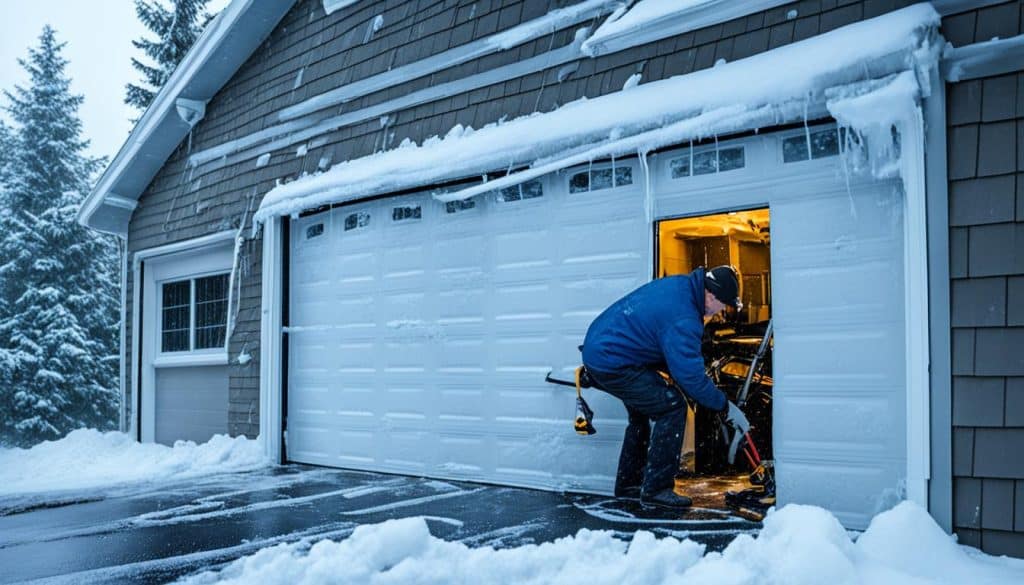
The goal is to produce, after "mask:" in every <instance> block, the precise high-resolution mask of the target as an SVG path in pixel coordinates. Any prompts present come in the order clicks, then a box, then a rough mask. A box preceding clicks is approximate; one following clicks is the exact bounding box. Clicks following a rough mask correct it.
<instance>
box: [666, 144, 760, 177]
mask: <svg viewBox="0 0 1024 585" xmlns="http://www.w3.org/2000/svg"><path fill="white" fill-rule="evenodd" d="M746 164H747V161H746V158H745V154H744V151H743V147H742V146H739V147H735V148H716V149H714V150H705V151H703V152H698V153H695V154H693V155H692V156H691V155H689V154H687V155H686V156H681V157H679V158H674V159H672V160H670V161H669V170H670V171H671V173H672V178H673V179H680V178H683V177H690V176H694V175H713V174H715V173H724V172H726V171H735V170H736V169H742V168H743V167H744V166H746Z"/></svg>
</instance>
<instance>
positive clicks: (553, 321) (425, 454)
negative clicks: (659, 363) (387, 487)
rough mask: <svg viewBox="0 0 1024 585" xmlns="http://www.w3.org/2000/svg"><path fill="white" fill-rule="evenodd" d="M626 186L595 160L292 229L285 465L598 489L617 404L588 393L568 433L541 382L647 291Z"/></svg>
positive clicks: (642, 239)
mask: <svg viewBox="0 0 1024 585" xmlns="http://www.w3.org/2000/svg"><path fill="white" fill-rule="evenodd" d="M570 181H572V184H573V185H574V187H572V188H570ZM641 184H642V177H641V175H640V173H639V171H638V169H637V168H635V165H633V166H629V165H623V164H619V165H616V168H615V169H614V171H613V170H612V169H611V168H607V167H604V166H596V165H595V166H594V167H592V168H584V169H577V170H576V171H572V172H565V173H559V174H556V175H552V176H549V177H546V178H544V179H543V180H541V181H537V182H532V183H527V184H525V185H523V186H522V187H521V188H514V189H512V190H506V191H503V192H501V193H496V194H488V195H486V196H481V197H478V198H475V199H473V200H471V201H470V202H468V203H466V204H461V205H460V204H457V203H456V204H450V205H445V204H443V203H439V202H437V201H435V200H433V199H432V198H431V197H430V196H429V194H426V193H423V194H414V195H408V196H402V197H397V198H390V199H382V200H377V201H371V202H366V203H360V204H353V205H346V206H341V207H337V208H335V209H332V210H330V211H328V212H322V213H319V214H316V215H311V216H308V217H304V218H299V219H296V220H293V221H292V229H291V244H290V245H291V258H290V288H289V291H290V302H289V316H288V319H289V320H288V322H289V328H288V331H289V333H288V358H289V361H288V388H287V421H286V425H287V435H286V437H287V438H286V440H287V443H286V445H287V447H286V448H287V453H288V458H289V459H290V460H292V461H298V462H305V463H314V464H322V465H330V466H339V467H347V468H356V469H366V470H377V471H388V472H398V473H409V474H417V475H426V476H433V477H444V478H464V479H475V480H482V481H487V482H496V483H502V484H510V485H524V486H534V487H544V488H556V489H578V490H596V491H609V490H610V489H611V487H612V484H613V479H614V473H615V465H616V461H617V457H618V447H619V441H620V439H621V436H622V430H623V426H624V421H623V420H622V418H623V416H622V415H623V412H624V411H623V410H622V408H621V406H620V405H619V404H618V403H617V401H615V400H614V399H612V398H610V397H608V396H605V395H602V394H601V393H598V392H591V394H590V395H588V400H590V401H591V405H592V406H593V407H594V409H595V410H596V411H597V413H598V418H597V420H596V425H597V427H598V434H597V435H595V436H593V437H589V438H586V439H584V438H580V437H579V436H577V435H576V434H575V433H574V431H573V429H572V417H573V413H574V404H575V401H574V396H573V392H572V390H571V389H568V388H565V387H562V386H552V385H549V384H546V383H545V382H544V375H545V374H546V373H547V372H548V371H549V370H554V371H555V373H556V374H559V375H561V376H562V377H569V376H571V372H572V368H573V367H575V366H576V365H577V364H578V363H579V352H578V350H577V346H578V345H579V344H580V343H581V342H582V339H583V334H584V333H585V331H586V328H587V326H588V325H589V323H590V321H591V320H592V319H593V318H594V317H595V316H596V315H597V314H598V313H599V312H600V311H601V310H603V309H604V307H606V306H607V305H608V304H610V303H611V302H612V301H614V300H615V299H617V298H618V297H620V296H621V295H622V294H624V293H625V292H627V291H629V290H631V289H632V288H634V287H636V286H638V285H640V284H642V283H643V282H646V281H647V280H648V278H649V261H650V259H649V254H650V252H649V250H650V229H651V228H650V225H649V223H648V222H647V221H646V214H645V211H644V196H643V191H642V189H641V187H640V186H641ZM570 191H572V192H570Z"/></svg>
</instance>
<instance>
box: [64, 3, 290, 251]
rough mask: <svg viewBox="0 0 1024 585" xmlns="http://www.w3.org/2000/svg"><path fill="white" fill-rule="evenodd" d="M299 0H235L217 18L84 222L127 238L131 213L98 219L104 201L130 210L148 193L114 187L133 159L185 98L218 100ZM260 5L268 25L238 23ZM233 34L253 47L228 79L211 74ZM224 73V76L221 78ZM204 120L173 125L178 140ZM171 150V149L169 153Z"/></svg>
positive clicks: (105, 177) (146, 117)
mask: <svg viewBox="0 0 1024 585" xmlns="http://www.w3.org/2000/svg"><path fill="white" fill-rule="evenodd" d="M294 3H295V0H260V1H259V2H256V0H233V1H232V2H231V3H230V4H229V5H228V6H227V8H225V9H224V10H223V11H222V12H221V13H220V14H218V15H217V17H216V18H214V20H213V22H211V23H210V25H209V26H207V27H206V30H204V31H203V33H202V35H200V37H199V39H197V40H196V42H195V44H193V45H192V48H191V49H189V51H188V53H186V55H185V57H184V59H182V61H181V62H180V63H179V64H178V66H177V67H176V68H175V69H174V72H173V73H172V74H171V77H170V78H169V79H168V80H167V82H166V83H165V84H164V85H163V87H161V88H160V90H159V91H158V92H157V95H156V97H155V98H154V99H153V102H152V104H151V105H150V106H149V108H147V109H146V111H145V112H144V113H143V115H142V118H140V119H139V121H138V122H137V123H136V124H135V127H134V128H133V129H132V132H131V134H130V135H129V136H128V138H127V140H125V142H124V144H122V145H121V148H120V150H118V152H117V154H116V155H115V156H114V159H113V160H112V161H111V162H110V164H109V165H107V168H106V169H105V170H104V171H103V174H102V175H100V178H99V180H98V181H97V182H96V185H95V186H94V187H93V189H92V191H91V192H90V193H89V195H88V196H87V197H86V198H85V200H84V201H83V202H82V206H81V207H80V208H79V210H78V217H77V219H78V223H80V224H81V225H83V226H85V227H88V228H92V229H96V230H99V231H103V232H107V233H113V234H117V235H121V236H125V235H126V234H127V231H128V219H129V218H130V214H129V215H128V216H127V217H125V218H124V219H123V220H118V221H115V222H114V223H115V224H118V225H113V226H112V225H111V222H110V221H106V222H104V221H97V218H96V215H97V212H98V211H99V210H100V208H101V207H103V206H104V204H108V205H109V204H111V202H113V203H112V205H113V207H116V208H124V202H125V201H126V200H136V201H137V200H138V198H139V196H140V195H141V194H142V193H141V190H140V192H138V193H128V192H116V193H115V192H113V187H114V186H115V185H116V184H117V183H118V182H119V181H120V180H121V179H122V178H124V177H125V176H126V175H127V174H128V173H130V172H131V168H132V166H133V163H134V162H135V161H136V160H138V158H139V157H140V155H144V154H147V152H146V151H147V148H146V146H147V143H149V141H150V139H151V138H152V137H153V136H154V135H156V134H157V130H158V129H160V130H161V132H166V131H167V130H168V128H162V127H163V126H167V124H166V122H167V121H168V120H173V119H174V117H178V116H179V115H180V114H179V112H178V109H179V102H180V101H181V100H188V102H186V103H191V104H195V103H196V102H202V103H204V104H205V102H206V101H208V100H210V99H211V98H213V96H214V95H215V94H216V93H217V92H218V91H220V89H221V88H222V87H223V86H224V85H225V84H226V83H227V82H228V80H230V78H231V77H232V76H233V75H234V73H235V72H237V70H238V67H240V66H241V64H242V63H243V62H244V61H245V60H246V59H248V58H249V56H250V55H251V54H252V51H254V50H255V49H256V47H258V46H259V44H260V43H262V42H263V41H264V40H265V39H266V37H267V36H268V35H269V34H270V33H271V32H272V31H273V29H274V28H275V27H276V26H277V23H278V22H279V21H280V19H281V18H282V17H283V16H284V15H285V14H286V13H287V12H288V10H289V9H290V8H291V7H292V5H293V4H294ZM257 4H258V5H259V6H258V8H259V9H260V10H263V11H265V17H264V18H262V19H261V21H260V22H262V23H263V26H260V27H253V26H249V27H238V26H237V24H238V23H239V22H240V21H242V20H244V19H245V17H246V16H247V15H249V14H250V13H252V11H253V10H254V9H255V8H257ZM239 35H243V36H241V37H240V36H239ZM232 36H234V38H232ZM257 37H258V38H257ZM229 38H231V39H232V40H242V41H243V42H244V43H245V45H246V46H250V45H251V49H250V50H249V51H248V53H246V55H245V56H244V57H243V58H241V59H240V61H239V62H238V65H237V66H234V67H231V68H230V69H231V70H232V71H231V73H230V74H228V75H227V76H226V77H224V76H223V75H224V74H223V71H216V72H213V71H209V72H208V69H209V68H207V67H206V65H207V64H208V63H210V62H217V61H218V60H221V59H222V58H223V57H224V55H222V54H221V52H222V51H224V47H225V44H226V43H225V42H226V41H227V40H228V39H229ZM204 73H205V74H206V75H205V76H204ZM219 76H220V77H223V79H218V77H219ZM193 86H198V87H200V88H202V87H204V86H205V87H206V88H207V89H206V90H205V91H203V90H201V89H200V90H197V89H194V88H193ZM190 88H193V90H192V92H188V91H186V90H188V89H190ZM193 111H194V108H193ZM200 119H201V115H200V116H198V117H197V116H191V117H189V118H188V119H183V120H181V123H177V124H173V125H172V128H170V130H171V131H172V132H174V135H175V136H174V138H175V144H177V143H180V141H181V140H182V139H184V138H185V136H187V135H188V132H189V131H190V130H191V128H192V127H193V126H194V125H195V124H196V123H197V122H198V121H199V120H200ZM169 154H170V153H167V156H169ZM161 156H162V158H163V160H162V161H161V163H160V164H161V166H162V165H163V163H165V162H166V160H167V158H166V156H163V155H161ZM150 179H152V177H150ZM147 182H148V181H147Z"/></svg>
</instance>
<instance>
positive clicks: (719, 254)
mask: <svg viewBox="0 0 1024 585" xmlns="http://www.w3.org/2000/svg"><path fill="white" fill-rule="evenodd" d="M657 242H658V249H657V254H656V256H655V258H656V263H655V275H656V277H658V278H661V277H665V276H671V275H674V274H685V273H688V272H691V271H693V270H695V269H696V268H698V267H700V266H703V267H705V268H711V267H714V266H719V265H723V264H727V265H731V266H733V267H735V268H736V269H737V271H738V272H739V275H740V298H741V300H742V301H743V304H742V307H741V308H740V309H739V310H736V309H733V308H731V307H730V308H728V309H727V310H726V311H725V312H723V313H722V314H720V315H718V316H716V317H714V318H711V319H710V320H708V321H707V322H706V323H705V327H704V340H703V344H702V349H703V353H704V357H705V364H706V367H707V370H708V374H709V376H711V378H712V380H713V381H714V382H715V384H716V385H717V386H718V387H719V388H720V389H721V390H722V391H723V392H725V394H726V396H727V397H728V398H729V400H731V401H733V402H735V403H736V404H740V405H742V409H743V410H744V412H745V414H746V415H747V418H748V419H749V420H750V422H751V433H750V443H751V444H752V447H751V446H750V445H743V443H739V444H738V445H737V446H734V445H733V444H732V440H731V439H732V437H731V435H730V432H729V431H727V429H726V428H725V427H724V426H722V424H721V420H720V418H719V416H718V415H717V414H716V413H712V412H709V411H706V410H704V409H702V408H700V407H699V406H698V405H696V403H694V402H691V408H690V410H689V412H688V414H687V425H686V434H685V439H684V441H683V453H682V457H681V458H680V470H679V474H678V476H677V480H676V481H677V485H676V491H678V492H679V493H683V494H686V495H688V496H690V497H691V498H693V500H694V504H695V505H696V506H707V507H717V506H721V505H722V502H723V500H725V499H726V495H727V493H730V492H731V493H732V494H739V496H738V497H732V496H730V498H729V503H730V504H732V505H733V506H734V507H736V508H742V509H743V511H745V512H748V513H751V514H752V515H755V516H759V515H760V512H761V511H763V509H765V508H766V507H767V506H768V505H771V504H774V493H775V492H774V475H773V473H774V470H773V466H772V389H773V388H772V386H773V383H772V348H773V343H772V336H771V317H772V294H771V291H772V286H771V284H772V271H771V224H770V217H769V211H768V208H760V209H749V210H742V211H729V212H724V213H715V214H710V215H701V216H696V217H686V218H680V219H670V220H663V221H660V222H658V225H657ZM766 484H768V485H766Z"/></svg>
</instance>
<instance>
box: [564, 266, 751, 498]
mask: <svg viewBox="0 0 1024 585" xmlns="http://www.w3.org/2000/svg"><path fill="white" fill-rule="evenodd" d="M726 305H730V306H732V307H735V308H737V309H739V308H740V307H741V306H742V303H740V300H739V281H738V279H737V274H736V270H735V269H734V268H732V267H731V266H718V267H716V268H712V269H711V270H705V269H704V268H703V267H701V268H698V269H697V270H694V271H693V272H691V273H690V274H686V275H678V276H668V277H665V278H659V279H656V280H653V281H651V282H649V283H647V284H645V285H643V286H641V287H640V288H638V289H636V290H634V291H633V292H631V293H629V294H628V295H626V296H625V297H623V298H621V299H619V300H618V301H616V302H615V303H614V304H613V305H612V306H610V307H608V308H607V309H605V311H604V312H603V313H601V314H600V315H598V317H597V319H594V322H593V323H591V324H590V328H589V329H588V330H587V336H586V338H585V339H584V341H583V364H584V365H585V366H586V367H587V371H589V372H590V374H591V376H592V377H593V378H594V381H595V382H597V384H598V386H599V387H601V388H602V389H603V390H605V391H607V392H608V393H609V394H612V395H613V396H615V397H616V398H619V399H620V400H622V402H623V404H625V406H626V412H627V414H628V415H629V425H628V426H627V427H626V434H625V437H624V438H623V442H622V452H621V454H620V455H619V469H618V473H617V474H616V477H615V495H616V497H637V496H639V497H640V501H641V502H644V503H649V504H654V505H659V506H667V507H671V508H687V507H689V506H690V504H691V501H690V498H688V497H686V496H682V495H679V494H676V493H675V492H674V491H673V486H674V485H675V475H676V473H677V472H678V470H679V457H680V451H681V450H682V445H683V430H684V428H685V425H686V400H685V399H684V397H683V395H682V394H680V392H679V390H678V389H677V388H676V387H674V386H672V385H671V384H669V383H668V382H667V381H666V380H665V379H664V378H663V377H662V376H661V375H660V374H658V370H659V369H660V370H665V369H667V370H668V373H669V375H670V376H672V379H673V380H675V382H676V384H677V385H678V387H679V388H681V389H682V391H683V392H685V393H686V395H687V396H689V397H690V398H691V399H693V400H695V401H696V402H697V403H698V404H699V405H701V406H702V407H704V408H708V409H711V410H713V411H716V412H721V413H723V414H725V415H726V420H727V421H728V422H729V423H730V424H731V425H733V426H734V427H735V428H736V429H738V430H739V431H740V432H746V431H747V430H749V428H750V424H749V423H748V422H747V419H746V417H745V416H744V415H743V413H742V412H740V410H739V408H737V407H736V405H735V404H733V403H732V402H729V401H728V400H727V399H726V397H725V394H723V393H722V391H721V390H719V389H718V388H717V387H716V386H715V384H714V383H713V382H712V381H711V379H710V378H708V376H707V374H706V373H705V370H704V357H703V355H702V354H701V339H702V338H703V336H704V318H705V317H711V316H714V315H716V314H717V313H719V312H720V311H722V310H723V309H724V308H725V306H726ZM651 423H653V431H652V429H651Z"/></svg>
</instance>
